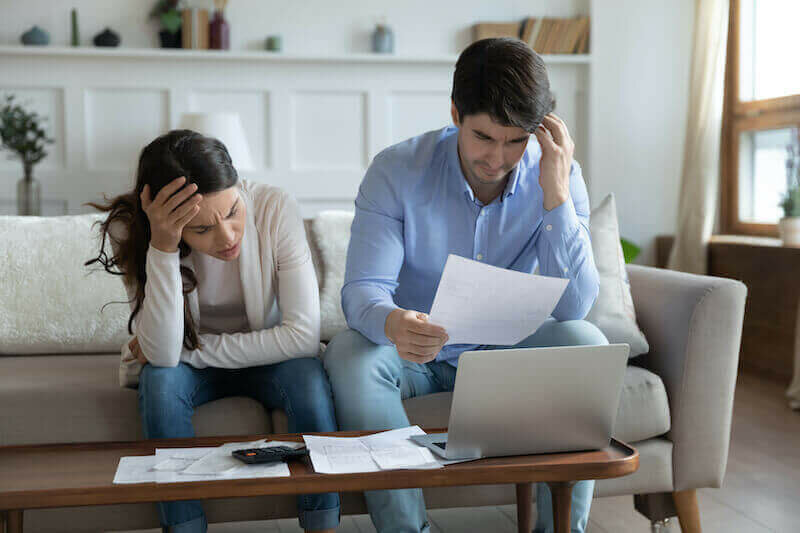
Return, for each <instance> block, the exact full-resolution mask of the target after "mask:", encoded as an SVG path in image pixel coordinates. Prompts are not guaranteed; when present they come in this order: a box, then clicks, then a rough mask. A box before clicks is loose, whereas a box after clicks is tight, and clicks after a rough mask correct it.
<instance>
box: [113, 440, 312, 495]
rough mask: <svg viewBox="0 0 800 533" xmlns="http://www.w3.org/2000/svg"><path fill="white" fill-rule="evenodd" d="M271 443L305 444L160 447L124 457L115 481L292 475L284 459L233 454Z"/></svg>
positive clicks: (298, 444)
mask: <svg viewBox="0 0 800 533" xmlns="http://www.w3.org/2000/svg"><path fill="white" fill-rule="evenodd" d="M272 446H289V447H292V448H302V447H303V443H301V442H281V441H265V440H258V441H253V442H230V443H227V444H223V445H222V446H218V447H196V448H157V449H156V453H155V455H147V456H141V457H122V458H121V459H120V462H119V465H118V466H117V472H116V475H115V476H114V483H115V484H123V483H152V482H156V483H184V482H187V481H214V480H219V479H243V478H261V477H286V476H289V475H290V472H289V465H287V464H286V462H285V461H279V462H274V463H265V464H256V465H249V464H245V463H242V462H241V461H239V460H238V459H236V458H234V457H233V456H231V452H232V451H233V450H238V449H242V448H268V447H272Z"/></svg>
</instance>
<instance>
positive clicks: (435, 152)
mask: <svg viewBox="0 0 800 533" xmlns="http://www.w3.org/2000/svg"><path fill="white" fill-rule="evenodd" d="M552 107H553V100H552V95H551V93H550V83H549V81H548V78H547V72H546V70H545V67H544V63H543V62H542V59H541V58H540V57H539V56H538V55H537V54H536V53H535V52H533V51H532V50H531V49H530V48H529V47H527V46H526V45H525V44H523V43H522V42H520V41H517V40H513V39H485V40H482V41H478V42H476V43H474V44H472V45H471V46H469V47H468V48H467V49H466V50H464V52H463V53H462V54H461V56H460V57H459V59H458V62H457V63H456V70H455V74H454V76H453V92H452V106H451V113H452V117H453V123H454V124H455V127H447V128H444V129H442V130H437V131H432V132H429V133H426V134H424V135H421V136H419V137H415V138H412V139H409V140H407V141H405V142H402V143H400V144H397V145H395V146H392V147H390V148H388V149H386V150H384V151H383V152H381V153H380V154H378V155H377V156H376V157H375V159H374V161H373V162H372V165H371V166H370V168H369V170H368V171H367V174H366V176H365V177H364V181H363V182H362V183H361V187H360V189H359V193H358V197H357V198H356V203H355V206H356V213H355V219H354V221H353V226H352V234H351V238H350V247H349V249H348V253H347V271H346V274H345V284H344V287H343V288H342V307H343V309H344V313H345V316H346V318H347V323H348V325H349V326H350V328H351V329H350V330H347V331H345V332H342V333H341V334H339V335H337V336H336V337H335V338H334V339H333V340H332V341H331V343H330V345H329V346H328V349H327V351H326V353H325V357H324V361H325V367H326V369H327V370H328V374H329V376H330V379H331V385H332V387H333V396H334V404H335V407H336V414H337V418H338V421H339V426H340V428H341V429H343V430H355V429H360V430H383V429H389V428H398V427H405V426H408V425H409V421H408V418H407V417H406V413H405V411H404V409H403V405H402V400H404V399H406V398H410V397H413V396H418V395H422V394H431V393H435V392H441V391H451V390H453V386H454V384H455V374H456V366H457V364H458V356H459V354H461V353H462V352H464V351H467V350H474V349H486V348H498V347H489V346H468V345H463V344H462V345H447V341H448V337H447V332H446V331H444V329H442V328H441V327H439V326H437V325H436V324H432V323H430V322H429V321H428V317H427V314H426V313H428V312H429V311H430V308H431V305H432V303H433V298H434V295H435V293H436V287H437V285H438V282H439V279H440V277H441V273H442V270H443V268H444V264H445V261H446V259H447V256H448V254H456V255H460V256H463V257H468V258H471V259H474V260H476V261H483V262H486V263H487V264H491V265H495V266H498V267H502V268H508V269H513V270H517V271H522V272H529V273H531V272H533V271H534V269H535V268H536V266H537V265H538V266H539V269H540V272H541V274H543V275H546V276H558V277H563V278H567V279H569V284H568V285H567V288H566V290H565V292H564V295H563V296H562V298H561V300H560V301H559V303H558V305H557V306H556V308H555V310H554V311H553V318H551V319H549V320H548V321H547V322H545V324H543V325H542V327H540V328H539V329H538V330H537V331H536V332H535V333H534V334H533V335H531V336H530V337H528V338H527V339H525V340H524V341H522V342H521V343H520V344H519V345H517V346H516V347H534V346H559V345H577V344H606V343H607V340H606V339H605V337H604V336H603V334H602V333H601V332H600V331H599V330H598V329H597V328H596V327H594V326H593V325H591V324H589V323H588V322H584V321H583V320H582V319H583V318H584V317H585V316H586V314H587V312H588V311H589V309H590V308H591V306H592V304H593V303H594V300H595V298H596V297H597V292H598V275H597V269H596V268H595V265H594V260H593V258H592V248H591V243H590V240H589V231H588V228H587V223H588V219H589V200H588V197H587V193H586V186H585V184H584V182H583V177H582V175H581V169H580V166H579V165H578V164H577V163H576V162H574V161H573V160H572V154H573V150H574V144H573V142H572V139H571V138H570V135H569V132H568V131H567V127H566V126H565V124H564V122H563V121H562V120H561V119H559V118H558V117H557V116H555V115H553V114H552V113H550V111H551V110H552ZM531 134H533V135H534V136H535V138H536V141H535V142H533V141H531V142H529V141H530V136H531ZM534 392H535V391H534ZM593 488H594V481H584V482H580V483H578V484H576V485H575V487H574V489H573V498H572V516H571V521H572V530H573V531H574V532H583V530H584V528H585V526H586V522H587V520H588V516H589V508H590V506H591V500H592V492H593ZM365 496H366V499H367V505H368V507H369V511H370V514H371V516H372V520H373V523H374V524H375V526H376V528H377V529H378V531H381V532H389V531H392V532H394V531H398V532H399V531H404V532H405V531H409V532H410V531H413V532H419V531H427V530H428V529H429V526H428V523H427V519H426V513H425V503H424V501H423V497H422V491H421V490H419V489H408V490H393V491H372V492H367V493H366V494H365ZM537 508H538V512H539V513H538V519H537V525H536V531H537V532H545V531H552V530H553V519H552V508H551V500H550V493H549V490H548V489H547V487H546V486H545V485H544V484H540V485H539V486H538V489H537Z"/></svg>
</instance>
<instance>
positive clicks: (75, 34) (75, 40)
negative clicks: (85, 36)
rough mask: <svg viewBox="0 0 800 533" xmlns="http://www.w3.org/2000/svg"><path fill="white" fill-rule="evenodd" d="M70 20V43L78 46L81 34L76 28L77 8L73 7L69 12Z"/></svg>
mask: <svg viewBox="0 0 800 533" xmlns="http://www.w3.org/2000/svg"><path fill="white" fill-rule="evenodd" d="M70 21H71V35H70V44H72V46H80V45H81V34H80V31H79V30H78V10H77V9H74V8H73V10H72V12H71V13H70Z"/></svg>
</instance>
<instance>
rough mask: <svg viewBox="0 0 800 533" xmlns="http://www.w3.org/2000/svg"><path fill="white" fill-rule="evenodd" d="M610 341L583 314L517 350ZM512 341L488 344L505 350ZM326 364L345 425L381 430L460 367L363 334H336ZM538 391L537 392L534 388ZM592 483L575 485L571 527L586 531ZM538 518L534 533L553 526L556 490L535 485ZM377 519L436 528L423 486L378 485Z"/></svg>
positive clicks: (402, 527) (371, 501)
mask: <svg viewBox="0 0 800 533" xmlns="http://www.w3.org/2000/svg"><path fill="white" fill-rule="evenodd" d="M597 344H608V340H606V338H605V336H604V335H603V333H602V332H601V331H600V330H599V329H597V327H595V326H594V325H592V324H590V323H589V322H585V321H583V320H571V321H566V322H557V321H555V320H553V319H550V320H548V321H547V322H545V323H544V324H543V325H542V326H541V327H540V328H539V329H538V330H537V331H536V332H535V333H534V334H533V335H531V336H530V337H528V338H527V339H525V340H523V341H522V342H520V343H519V344H517V345H516V346H514V348H533V347H540V346H574V345H597ZM502 348H510V346H482V347H481V348H480V349H502ZM323 359H324V361H325V368H326V369H327V371H328V375H329V376H330V380H331V385H332V387H333V397H334V403H335V405H336V415H337V417H338V420H339V424H340V426H341V429H343V430H355V429H360V430H382V429H392V428H400V427H405V426H408V425H409V421H408V417H407V416H406V412H405V409H404V408H403V403H402V400H405V399H406V398H413V397H414V396H420V395H423V394H432V393H435V392H442V391H452V390H453V387H454V386H455V379H456V368H455V367H453V366H452V365H450V364H449V363H446V362H438V361H432V362H430V363H427V364H424V365H423V364H419V363H411V362H409V361H406V360H404V359H401V358H400V356H399V355H398V354H397V349H396V348H395V347H394V346H378V345H376V344H374V343H372V342H370V341H369V340H368V339H367V338H365V337H364V336H363V335H361V334H360V333H358V332H356V331H353V330H347V331H344V332H342V333H340V334H338V335H337V336H336V337H334V339H333V340H332V341H331V343H330V344H329V345H328V349H327V350H326V351H325V355H324V357H323ZM533 393H534V394H535V391H533ZM593 491H594V481H580V482H578V483H576V484H575V485H574V487H573V489H572V512H571V515H570V524H571V531H572V533H583V531H584V530H585V528H586V524H587V522H588V520H589V509H590V507H591V505H592V496H593ZM536 495H537V497H536V508H537V511H538V516H537V520H536V527H535V529H534V532H535V533H551V532H552V531H553V507H552V503H551V495H550V490H549V489H548V487H547V485H546V484H544V483H539V484H538V485H537V489H536ZM364 496H365V498H366V500H367V507H368V508H369V512H370V516H371V517H372V522H373V524H375V528H376V529H377V530H378V531H379V532H381V533H389V532H391V533H400V532H405V533H419V532H423V533H424V532H427V531H429V530H430V526H429V524H428V519H427V516H426V513H425V501H424V500H423V497H422V490H420V489H403V490H374V491H368V492H365V493H364Z"/></svg>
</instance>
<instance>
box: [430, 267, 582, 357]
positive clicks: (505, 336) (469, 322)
mask: <svg viewBox="0 0 800 533" xmlns="http://www.w3.org/2000/svg"><path fill="white" fill-rule="evenodd" d="M568 283H569V280H568V279H563V278H552V277H549V276H537V275H535V274H527V273H525V272H517V271H514V270H507V269H505V268H499V267H495V266H491V265H486V264H484V263H481V262H478V261H473V260H471V259H466V258H464V257H459V256H457V255H453V254H450V255H449V256H448V258H447V263H445V266H444V272H442V278H441V280H440V281H439V288H438V289H437V290H436V296H435V297H434V299H433V306H432V307H431V312H430V322H431V323H432V324H436V325H438V326H442V327H443V328H445V330H447V334H448V336H449V337H450V340H449V341H448V344H496V345H499V346H513V345H514V344H517V343H518V342H520V341H522V340H523V339H525V338H526V337H528V336H529V335H531V334H533V332H534V331H536V330H537V329H539V326H541V325H542V324H543V323H544V321H545V320H547V318H548V317H549V316H550V314H551V313H552V312H553V309H555V307H556V304H558V301H559V300H560V299H561V295H562V294H563V293H564V289H566V288H567V284H568Z"/></svg>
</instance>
